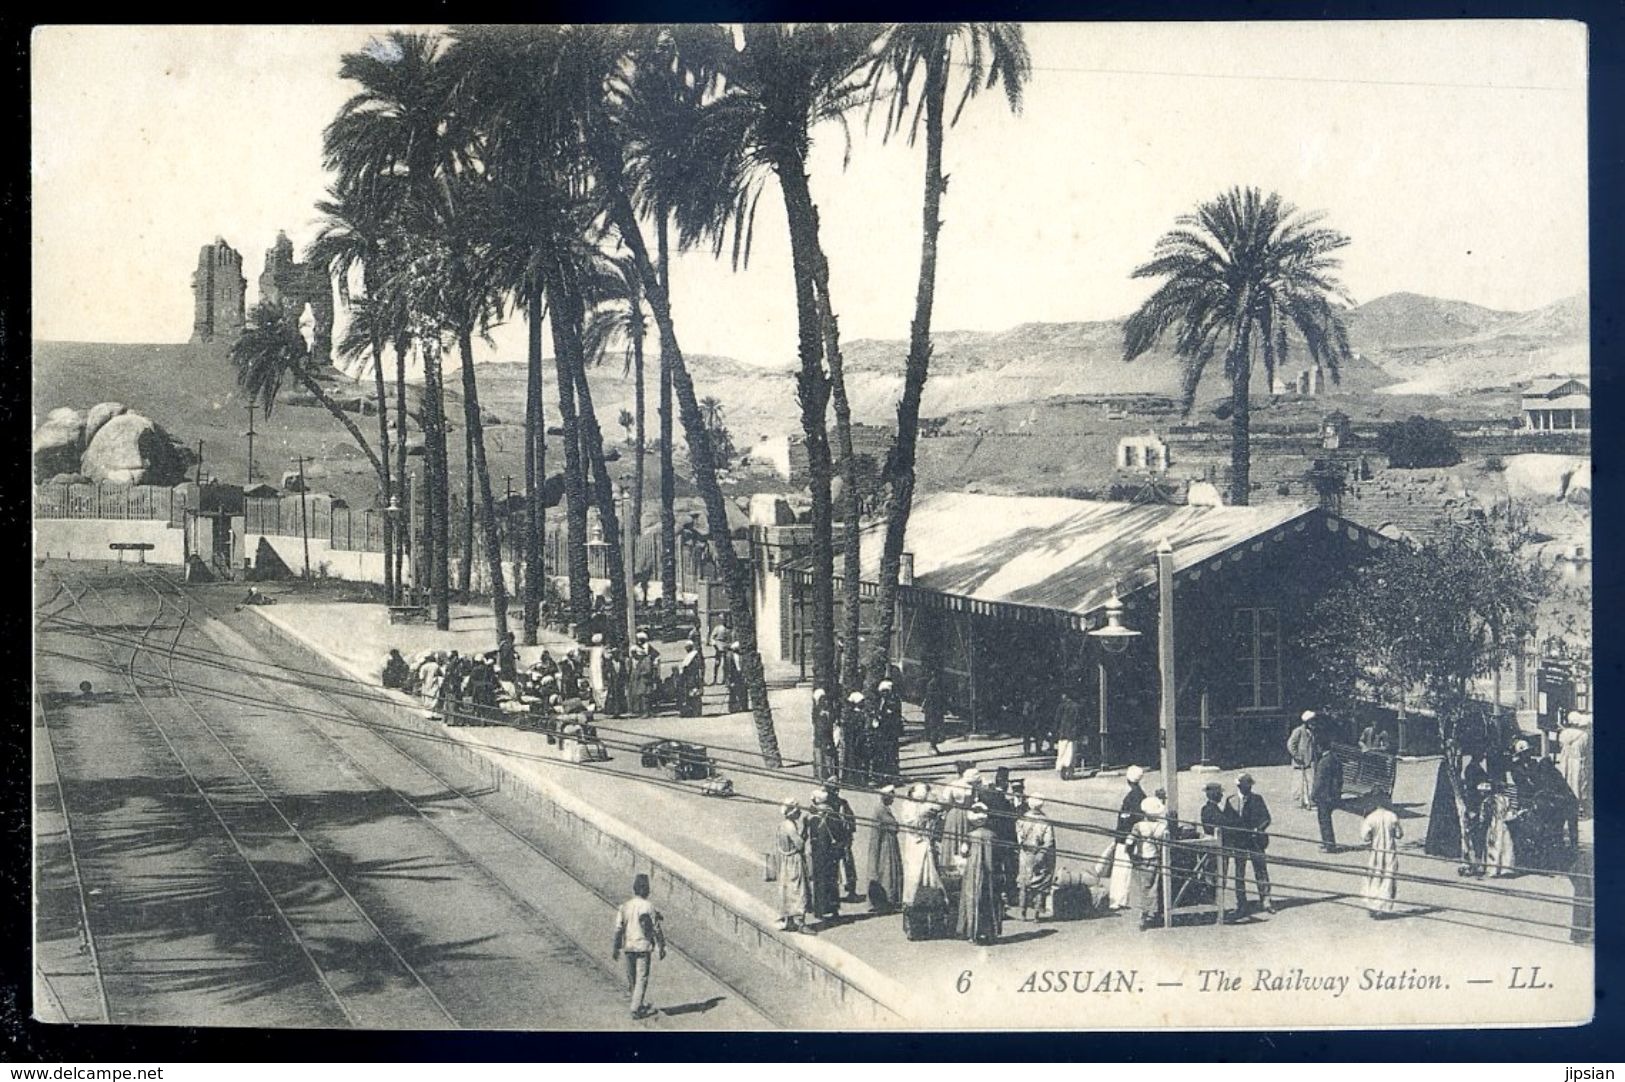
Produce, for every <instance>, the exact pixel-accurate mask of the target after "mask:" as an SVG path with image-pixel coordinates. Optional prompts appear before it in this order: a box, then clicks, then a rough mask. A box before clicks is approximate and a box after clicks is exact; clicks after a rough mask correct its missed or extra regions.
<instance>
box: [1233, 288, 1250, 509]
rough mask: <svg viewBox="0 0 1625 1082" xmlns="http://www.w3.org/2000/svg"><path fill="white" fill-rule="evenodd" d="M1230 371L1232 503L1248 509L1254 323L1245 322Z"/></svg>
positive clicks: (1237, 339) (1238, 335)
mask: <svg viewBox="0 0 1625 1082" xmlns="http://www.w3.org/2000/svg"><path fill="white" fill-rule="evenodd" d="M1235 350H1236V353H1235V357H1234V360H1233V362H1232V365H1231V372H1230V503H1231V505H1232V506H1235V507H1246V506H1247V504H1248V503H1249V502H1250V501H1251V499H1252V491H1253V486H1252V448H1251V446H1250V439H1251V430H1252V416H1251V411H1252V402H1251V400H1250V398H1249V397H1248V387H1247V384H1248V382H1249V380H1250V379H1251V377H1252V371H1253V358H1252V352H1251V350H1252V323H1251V321H1248V320H1243V321H1242V324H1241V330H1240V331H1239V332H1238V334H1237V336H1236V344H1235Z"/></svg>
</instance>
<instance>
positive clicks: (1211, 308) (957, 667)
mask: <svg viewBox="0 0 1625 1082" xmlns="http://www.w3.org/2000/svg"><path fill="white" fill-rule="evenodd" d="M1586 49H1587V36H1586V28H1585V27H1584V26H1583V25H1580V24H1577V23H1560V22H1535V21H1523V22H1511V21H1507V22H1492V21H1457V22H1408V23H1383V22H1364V23H1362V22H1336V23H1332V22H1327V23H1311V22H1298V23H1168V24H1155V23H1113V24H1081V23H1080V24H1058V23H1047V24H1032V25H1024V24H1017V23H992V22H989V23H953V24H934V25H928V24H921V25H913V24H830V23H801V24H745V25H683V26H612V25H591V26H587V25H572V26H553V25H538V26H504V27H487V26H456V25H449V26H253V27H223V26H210V27H176V26H169V27H143V26H116V27H114V26H107V27H98V26H48V27H43V28H40V29H38V30H37V31H36V33H35V35H34V38H33V42H32V56H31V65H32V122H33V162H32V167H33V192H32V212H33V239H32V258H33V271H34V293H33V320H34V323H33V356H32V366H33V388H34V394H33V406H34V417H33V477H34V482H35V489H34V493H35V495H34V516H35V518H34V535H33V547H34V556H35V561H34V568H35V572H34V573H35V578H34V587H35V590H34V600H35V640H34V659H35V680H36V691H37V693H36V695H35V698H34V703H33V730H32V732H33V766H34V786H33V790H32V792H33V801H34V807H33V813H34V844H35V853H36V856H37V861H36V866H35V873H36V878H35V882H34V914H35V920H34V926H33V941H34V955H35V960H36V965H35V969H34V982H33V1000H32V1010H33V1013H34V1016H35V1017H37V1018H39V1019H42V1020H47V1021H52V1022H61V1023H89V1024H98V1023H113V1024H138V1025H139V1024H151V1025H188V1026H253V1027H289V1028H298V1027H312V1028H314V1027H322V1028H332V1027H361V1028H371V1029H389V1028H396V1029H428V1030H433V1029H454V1028H471V1029H507V1030H529V1029H568V1030H634V1031H636V1030H647V1031H652V1032H680V1031H684V1030H775V1029H784V1030H848V1029H874V1030H932V1029H952V1030H982V1029H985V1030H993V1029H998V1030H1010V1029H1033V1030H1052V1029H1083V1030H1087V1029H1101V1030H1105V1029H1131V1030H1134V1029H1155V1028H1164V1027H1166V1028H1257V1029H1297V1028H1314V1027H1360V1028H1372V1027H1389V1028H1392V1027H1405V1026H1474V1027H1483V1026H1528V1025H1578V1024H1581V1023H1584V1022H1585V1021H1587V1020H1588V1019H1590V1017H1591V1013H1592V1003H1593V995H1594V987H1593V954H1592V946H1591V942H1592V928H1593V925H1594V919H1593V906H1594V904H1595V901H1594V899H1595V891H1594V890H1593V886H1592V884H1593V879H1592V875H1593V862H1592V784H1593V783H1592V758H1591V752H1592V744H1591V738H1592V729H1591V720H1592V702H1591V698H1592V674H1591V659H1592V616H1591V582H1592V577H1591V566H1592V563H1591V562H1592V552H1593V548H1592V540H1591V513H1590V497H1591V458H1590V454H1591V450H1590V435H1591V426H1592V418H1591V385H1590V380H1591V377H1590V344H1589V343H1590V320H1589V313H1590V299H1589V294H1588V285H1589V281H1588V262H1587V187H1586V185H1587V159H1586V133H1587V128H1586V124H1587V117H1586V90H1587V68H1586V55H1587V53H1586Z"/></svg>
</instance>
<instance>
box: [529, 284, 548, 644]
mask: <svg viewBox="0 0 1625 1082" xmlns="http://www.w3.org/2000/svg"><path fill="white" fill-rule="evenodd" d="M525 288H526V294H527V295H526V297H525V316H526V324H527V326H526V339H527V341H526V347H527V356H526V362H527V363H526V379H525V600H524V614H523V616H524V641H525V645H526V646H535V645H536V638H537V635H538V633H539V632H540V630H541V625H542V577H543V574H544V572H543V571H542V528H541V510H542V481H543V479H544V478H543V476H542V474H541V473H540V471H539V470H538V468H537V462H536V447H537V444H538V443H539V442H540V441H541V440H542V439H544V438H545V437H546V433H545V432H544V431H543V430H542V289H541V284H540V283H539V282H535V281H532V282H528V283H527V284H526V287H525Z"/></svg>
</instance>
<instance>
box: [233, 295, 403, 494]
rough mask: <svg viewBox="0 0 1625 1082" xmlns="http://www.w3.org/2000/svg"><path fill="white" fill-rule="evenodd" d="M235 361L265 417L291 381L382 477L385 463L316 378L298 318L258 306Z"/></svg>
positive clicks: (276, 306) (271, 304)
mask: <svg viewBox="0 0 1625 1082" xmlns="http://www.w3.org/2000/svg"><path fill="white" fill-rule="evenodd" d="M231 361H232V364H234V365H235V366H236V367H237V384H238V386H240V387H241V388H242V389H243V391H244V392H245V393H246V394H247V395H248V396H249V398H251V399H258V400H259V403H260V408H261V409H262V410H264V411H265V416H267V417H269V416H271V412H272V410H274V409H275V408H276V400H277V396H278V395H279V394H280V393H281V391H282V387H283V384H285V383H286V382H287V381H288V380H289V379H292V380H293V381H294V382H295V383H297V384H299V386H300V387H302V388H304V390H305V391H306V392H308V393H309V394H310V396H311V397H312V398H314V399H316V401H317V402H318V403H320V404H321V406H322V408H323V409H325V410H327V412H328V413H330V414H332V415H333V417H334V419H335V420H337V421H338V422H339V424H341V425H343V426H344V430H345V431H346V432H348V433H349V434H350V438H351V439H352V440H354V441H355V444H356V446H357V447H360V448H361V451H362V453H363V454H365V455H366V456H367V461H368V462H370V463H371V464H372V468H373V469H374V470H376V471H378V472H379V473H380V475H381V474H382V473H383V463H382V462H381V461H379V458H378V454H377V452H376V451H374V450H373V448H372V445H371V444H369V443H368V442H367V437H365V436H363V435H362V434H361V429H360V428H358V427H357V426H356V423H355V421H354V419H352V418H351V416H350V415H349V414H348V413H346V412H345V411H344V410H343V409H342V408H341V407H340V406H339V404H338V403H337V402H335V401H334V400H333V398H332V396H331V395H329V394H328V393H327V389H326V388H325V387H323V386H322V384H321V381H320V380H318V379H317V378H316V376H315V362H314V361H313V360H312V358H311V353H310V344H309V343H308V342H306V341H305V336H304V335H303V334H302V333H300V330H299V316H298V314H297V313H295V312H294V311H292V310H291V309H289V308H288V307H286V306H284V305H283V304H282V303H281V302H280V301H261V302H260V303H259V304H256V305H255V306H254V308H253V310H252V311H251V312H249V314H248V323H247V325H246V326H245V327H244V328H243V333H242V335H241V337H239V338H238V339H237V341H236V342H234V343H232V346H231Z"/></svg>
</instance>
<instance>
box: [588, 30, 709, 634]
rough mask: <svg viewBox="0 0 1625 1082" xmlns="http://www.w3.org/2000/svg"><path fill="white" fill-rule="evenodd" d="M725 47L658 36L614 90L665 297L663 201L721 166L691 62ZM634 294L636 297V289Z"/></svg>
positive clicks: (667, 516)
mask: <svg viewBox="0 0 1625 1082" xmlns="http://www.w3.org/2000/svg"><path fill="white" fill-rule="evenodd" d="M679 40H681V41H682V43H683V44H684V45H685V46H688V47H689V48H687V49H685V50H683V51H682V52H681V53H680V51H679V49H678V48H677V42H678V41H679ZM724 44H725V43H723V42H722V41H721V36H720V35H719V34H718V33H717V31H716V30H715V28H706V27H694V28H681V27H679V28H674V29H672V30H669V31H666V32H664V33H657V34H656V35H655V36H654V38H653V40H647V39H646V40H643V41H641V42H639V43H637V57H636V63H635V64H633V65H631V66H629V67H628V68H626V69H625V72H624V75H623V77H622V79H621V85H620V87H619V91H618V99H619V100H618V101H617V103H616V111H617V113H618V114H619V128H620V130H621V132H622V140H623V141H624V143H625V146H624V150H625V153H626V155H627V169H628V170H629V173H630V178H629V179H630V181H631V183H632V191H631V196H632V200H633V206H634V208H635V209H636V210H637V212H638V213H639V214H640V215H641V216H642V217H643V218H646V219H649V220H651V221H652V222H653V223H654V232H655V259H654V274H655V276H656V277H657V278H658V279H659V281H660V287H661V288H662V289H664V290H665V291H666V295H667V296H668V297H669V296H670V295H671V225H672V211H671V208H670V207H669V206H668V205H667V204H666V203H665V202H664V199H665V197H666V193H669V192H671V191H674V190H677V189H678V188H680V187H682V186H684V185H687V184H693V183H697V181H696V179H695V175H694V164H695V162H696V161H698V162H701V163H705V162H709V161H712V160H720V158H719V156H716V155H713V154H710V153H708V152H707V151H706V150H705V149H703V148H701V149H696V146H695V140H696V139H699V138H703V137H704V136H705V134H706V132H705V129H704V127H703V126H702V125H700V124H698V123H697V120H698V118H699V116H700V111H699V106H700V104H701V102H702V101H703V100H704V98H705V96H706V93H707V88H708V85H709V80H708V79H707V78H706V77H705V72H704V71H700V72H698V73H696V71H695V65H693V64H691V63H690V61H691V60H692V59H693V58H694V57H695V55H696V54H700V55H703V53H704V52H705V51H706V50H708V49H720V48H721V47H723V46H724ZM726 47H728V48H731V45H727V46H726ZM698 183H705V181H698ZM705 239H706V238H705V237H703V236H702V235H701V234H699V233H696V232H694V231H688V232H679V235H678V247H679V249H687V248H690V247H694V246H696V245H698V244H699V243H700V242H701V241H702V240H705ZM639 289H640V292H641V291H642V287H641V285H640V287H639ZM659 375H660V394H659V405H658V407H657V410H656V412H657V416H658V417H659V423H660V438H659V440H658V441H657V442H658V445H659V454H660V546H659V547H660V596H661V597H662V598H663V599H665V601H666V602H667V603H670V602H671V601H672V600H673V599H675V598H676V596H677V512H676V501H677V472H676V468H675V465H674V463H673V454H674V452H675V449H676V427H675V425H676V413H675V407H674V404H673V403H674V397H673V396H674V391H673V387H672V372H671V364H670V362H669V360H668V358H667V357H666V356H665V354H661V357H660V373H659Z"/></svg>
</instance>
